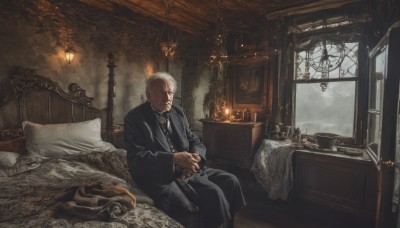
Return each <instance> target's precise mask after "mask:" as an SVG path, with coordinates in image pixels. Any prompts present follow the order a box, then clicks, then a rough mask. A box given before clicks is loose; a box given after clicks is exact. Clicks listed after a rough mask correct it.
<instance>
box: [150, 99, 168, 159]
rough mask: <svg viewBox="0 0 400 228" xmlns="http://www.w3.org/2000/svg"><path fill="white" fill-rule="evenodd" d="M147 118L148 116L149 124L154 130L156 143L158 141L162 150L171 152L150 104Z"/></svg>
mask: <svg viewBox="0 0 400 228" xmlns="http://www.w3.org/2000/svg"><path fill="white" fill-rule="evenodd" d="M146 116H148V121H149V124H150V126H151V127H152V129H153V135H154V139H155V141H157V142H158V143H159V144H160V146H161V148H162V149H163V150H164V151H171V150H170V148H169V145H168V142H167V138H165V135H164V133H163V132H162V130H161V128H160V125H159V124H158V121H157V118H156V116H155V115H154V111H153V109H152V108H151V106H150V104H148V108H147V113H146Z"/></svg>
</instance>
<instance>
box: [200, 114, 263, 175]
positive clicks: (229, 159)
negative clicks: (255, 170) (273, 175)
mask: <svg viewBox="0 0 400 228" xmlns="http://www.w3.org/2000/svg"><path fill="white" fill-rule="evenodd" d="M200 121H201V122H202V123H203V142H204V145H205V146H206V148H207V158H208V159H209V160H212V161H215V162H218V163H221V164H226V165H232V166H237V167H240V168H245V169H250V168H251V166H252V164H253V159H254V155H255V153H256V152H257V150H258V148H259V147H260V144H261V141H262V139H263V135H264V134H263V132H264V123H262V122H256V123H252V122H229V121H213V120H200Z"/></svg>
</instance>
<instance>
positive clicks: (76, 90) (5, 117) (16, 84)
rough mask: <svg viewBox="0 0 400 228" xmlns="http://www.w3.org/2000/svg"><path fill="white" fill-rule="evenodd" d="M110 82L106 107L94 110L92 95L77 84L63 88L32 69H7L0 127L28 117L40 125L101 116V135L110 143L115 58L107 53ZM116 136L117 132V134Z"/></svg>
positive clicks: (0, 100) (1, 88)
mask: <svg viewBox="0 0 400 228" xmlns="http://www.w3.org/2000/svg"><path fill="white" fill-rule="evenodd" d="M108 57H109V64H108V67H109V72H110V73H109V77H110V82H109V86H110V87H111V88H110V89H109V91H111V92H109V93H108V101H109V102H108V106H107V108H105V109H98V108H95V107H93V106H92V100H93V98H91V97H88V96H86V91H85V90H84V89H82V88H81V87H80V86H79V85H78V84H76V83H71V84H70V85H69V86H68V91H65V90H64V89H63V88H62V87H61V86H60V85H59V84H58V83H57V82H54V81H52V80H50V79H49V78H47V77H45V76H42V75H39V74H37V73H36V71H35V70H33V69H30V68H24V67H21V66H16V67H14V68H12V69H10V75H9V78H8V79H6V81H4V82H3V83H2V84H1V86H0V113H1V114H0V129H1V130H3V129H17V128H21V122H22V121H24V120H29V121H32V122H35V123H40V124H57V123H73V122H80V121H85V120H91V119H94V118H101V122H102V128H103V131H102V137H103V138H104V139H105V140H106V141H109V142H111V143H114V141H113V140H114V138H115V136H114V135H115V132H116V131H117V132H118V130H116V129H114V128H113V127H109V126H114V124H113V118H112V116H113V109H114V106H113V102H112V100H113V98H114V96H115V94H114V93H113V91H114V85H115V80H114V78H113V70H114V68H115V67H116V66H115V64H114V61H115V57H114V56H113V55H112V54H110V55H109V56H108ZM117 135H118V134H117Z"/></svg>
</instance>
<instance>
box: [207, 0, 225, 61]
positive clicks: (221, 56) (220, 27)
mask: <svg viewBox="0 0 400 228" xmlns="http://www.w3.org/2000/svg"><path fill="white" fill-rule="evenodd" d="M221 6H222V0H219V1H218V11H217V21H216V26H217V29H216V32H215V36H214V44H213V49H212V52H211V56H210V63H211V64H212V65H214V66H219V67H220V68H221V67H222V65H223V64H224V63H226V62H228V55H227V49H226V40H227V34H226V31H225V26H224V22H223V20H222V11H221Z"/></svg>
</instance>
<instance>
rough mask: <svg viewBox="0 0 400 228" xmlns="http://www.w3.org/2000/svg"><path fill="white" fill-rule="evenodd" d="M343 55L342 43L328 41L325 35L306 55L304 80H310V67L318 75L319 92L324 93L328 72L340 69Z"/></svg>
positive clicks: (325, 24) (326, 86)
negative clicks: (319, 80)
mask: <svg viewBox="0 0 400 228" xmlns="http://www.w3.org/2000/svg"><path fill="white" fill-rule="evenodd" d="M324 30H325V31H327V23H326V19H324ZM344 55H345V54H344V45H343V43H339V42H337V41H333V40H330V39H328V38H327V35H323V36H322V38H321V39H320V40H319V41H317V42H315V44H314V45H313V46H312V47H311V49H310V50H309V51H308V52H307V53H306V63H305V64H306V65H305V73H304V79H306V80H307V79H310V71H309V69H310V66H311V67H312V68H313V69H314V70H315V71H316V72H317V73H320V79H322V81H321V83H320V86H321V90H322V92H325V91H326V89H327V88H328V81H329V76H330V75H329V74H330V72H332V71H334V70H335V69H337V68H338V67H340V65H341V64H342V62H343V60H344Z"/></svg>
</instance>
